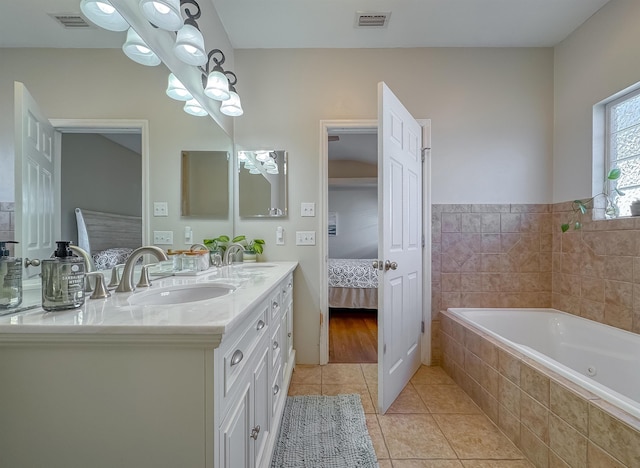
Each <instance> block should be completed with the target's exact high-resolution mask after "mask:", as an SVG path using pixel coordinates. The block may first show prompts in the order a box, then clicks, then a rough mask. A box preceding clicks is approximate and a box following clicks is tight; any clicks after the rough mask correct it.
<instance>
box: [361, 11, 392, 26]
mask: <svg viewBox="0 0 640 468" xmlns="http://www.w3.org/2000/svg"><path fill="white" fill-rule="evenodd" d="M390 16H391V12H390V11H376V12H371V11H356V21H355V27H356V28H386V27H387V25H388V24H389V17H390Z"/></svg>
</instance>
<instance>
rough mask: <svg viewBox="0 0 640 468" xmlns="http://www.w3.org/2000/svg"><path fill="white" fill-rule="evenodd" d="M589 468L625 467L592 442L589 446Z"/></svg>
mask: <svg viewBox="0 0 640 468" xmlns="http://www.w3.org/2000/svg"><path fill="white" fill-rule="evenodd" d="M587 467H588V468H625V466H624V465H623V464H622V463H620V461H618V460H616V459H615V458H614V457H612V456H611V455H609V454H608V453H607V452H605V451H604V450H602V449H601V448H600V447H598V446H597V445H595V444H594V443H592V442H589V443H588V444H587Z"/></svg>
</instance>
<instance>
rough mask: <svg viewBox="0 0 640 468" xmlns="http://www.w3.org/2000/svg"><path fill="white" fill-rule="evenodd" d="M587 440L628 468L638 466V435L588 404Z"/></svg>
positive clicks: (599, 409) (639, 443)
mask: <svg viewBox="0 0 640 468" xmlns="http://www.w3.org/2000/svg"><path fill="white" fill-rule="evenodd" d="M589 439H590V440H591V441H593V442H594V443H595V444H597V445H599V446H600V447H602V448H603V449H604V450H605V451H606V452H608V453H610V454H612V455H613V456H614V457H616V458H617V459H619V460H620V461H622V462H623V463H625V464H627V465H629V466H640V433H639V432H638V431H634V430H633V429H632V428H631V427H629V426H628V425H627V424H625V423H623V422H621V421H620V420H618V419H616V418H614V417H612V416H611V415H609V414H607V413H605V412H604V411H603V410H602V409H601V408H598V407H597V406H596V405H595V404H594V403H590V404H589Z"/></svg>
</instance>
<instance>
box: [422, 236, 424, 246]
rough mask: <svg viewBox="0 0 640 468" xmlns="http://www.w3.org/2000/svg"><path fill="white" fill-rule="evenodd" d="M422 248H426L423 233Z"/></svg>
mask: <svg viewBox="0 0 640 468" xmlns="http://www.w3.org/2000/svg"><path fill="white" fill-rule="evenodd" d="M422 248H423V249H424V234H422Z"/></svg>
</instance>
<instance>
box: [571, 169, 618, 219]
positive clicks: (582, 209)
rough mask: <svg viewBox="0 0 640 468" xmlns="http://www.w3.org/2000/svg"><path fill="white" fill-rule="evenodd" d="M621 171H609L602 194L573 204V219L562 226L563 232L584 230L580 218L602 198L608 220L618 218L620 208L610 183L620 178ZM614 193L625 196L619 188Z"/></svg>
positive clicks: (575, 201) (614, 189)
mask: <svg viewBox="0 0 640 468" xmlns="http://www.w3.org/2000/svg"><path fill="white" fill-rule="evenodd" d="M620 174H621V172H620V169H618V168H614V169H611V170H610V171H609V173H608V174H607V177H606V178H605V181H604V188H603V189H602V192H600V193H598V194H597V195H594V196H593V197H591V198H589V199H587V200H574V201H573V203H572V204H571V209H572V214H571V218H570V219H569V220H568V221H567V222H566V223H563V224H562V225H561V226H560V229H562V232H567V231H568V230H569V229H571V228H573V229H580V228H582V221H580V217H581V216H582V215H583V214H585V213H586V212H587V210H588V209H589V208H590V207H592V206H593V201H594V200H595V199H596V198H598V197H600V196H602V197H604V199H605V211H604V212H605V215H606V216H607V218H616V217H617V216H618V207H617V206H616V205H615V203H614V202H613V200H612V199H611V193H610V191H609V183H610V182H611V181H613V180H617V179H619V178H620ZM613 191H614V192H615V193H616V194H618V195H619V196H622V195H624V193H622V192H621V191H620V190H618V188H617V187H614V188H613Z"/></svg>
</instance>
